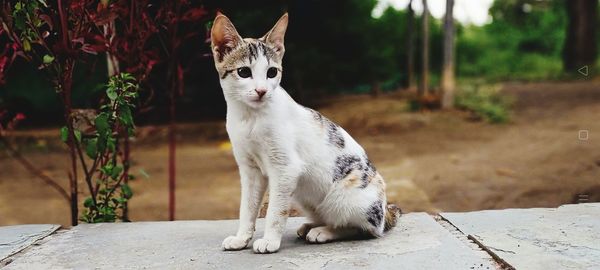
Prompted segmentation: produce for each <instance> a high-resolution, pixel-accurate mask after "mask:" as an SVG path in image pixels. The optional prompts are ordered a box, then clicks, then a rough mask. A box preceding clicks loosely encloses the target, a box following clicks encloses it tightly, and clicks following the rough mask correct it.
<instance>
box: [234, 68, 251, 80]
mask: <svg viewBox="0 0 600 270" xmlns="http://www.w3.org/2000/svg"><path fill="white" fill-rule="evenodd" d="M237 74H238V75H239V76H240V77H242V78H248V77H250V76H252V70H250V68H249V67H241V68H238V69H237Z"/></svg>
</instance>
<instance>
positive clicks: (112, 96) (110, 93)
mask: <svg viewBox="0 0 600 270" xmlns="http://www.w3.org/2000/svg"><path fill="white" fill-rule="evenodd" d="M106 96H108V98H109V99H110V100H115V99H117V97H118V96H119V95H118V94H117V90H116V89H115V88H114V87H108V88H107V89H106Z"/></svg>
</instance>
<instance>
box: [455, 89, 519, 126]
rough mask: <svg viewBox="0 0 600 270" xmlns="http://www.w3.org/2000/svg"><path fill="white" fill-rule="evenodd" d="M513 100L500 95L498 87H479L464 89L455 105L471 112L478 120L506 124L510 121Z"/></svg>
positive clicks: (460, 91)
mask: <svg viewBox="0 0 600 270" xmlns="http://www.w3.org/2000/svg"><path fill="white" fill-rule="evenodd" d="M512 103H513V102H512V100H511V99H510V98H509V97H506V96H503V95H501V94H500V93H499V87H497V86H482V87H479V86H477V85H475V86H471V87H463V88H461V89H459V91H457V95H456V99H455V105H456V107H457V108H459V109H464V110H468V111H471V112H472V113H473V114H474V115H475V116H476V117H477V118H480V119H485V120H486V121H488V122H490V123H494V124H497V123H506V122H508V121H509V120H510V107H511V104H512Z"/></svg>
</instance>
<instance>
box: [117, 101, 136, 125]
mask: <svg viewBox="0 0 600 270" xmlns="http://www.w3.org/2000/svg"><path fill="white" fill-rule="evenodd" d="M119 119H120V120H121V123H122V124H123V125H125V126H132V125H133V117H132V116H131V109H130V108H129V107H128V106H123V107H121V108H120V110H119Z"/></svg>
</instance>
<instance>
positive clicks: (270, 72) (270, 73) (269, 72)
mask: <svg viewBox="0 0 600 270" xmlns="http://www.w3.org/2000/svg"><path fill="white" fill-rule="evenodd" d="M275 76H277V68H274V67H270V68H269V69H267V78H269V79H270V78H275Z"/></svg>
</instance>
